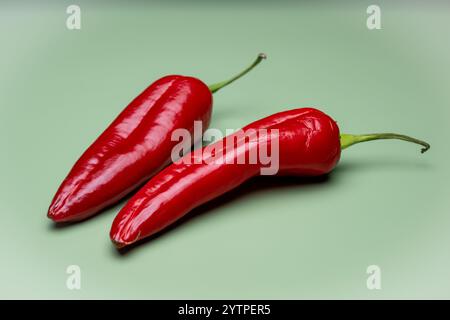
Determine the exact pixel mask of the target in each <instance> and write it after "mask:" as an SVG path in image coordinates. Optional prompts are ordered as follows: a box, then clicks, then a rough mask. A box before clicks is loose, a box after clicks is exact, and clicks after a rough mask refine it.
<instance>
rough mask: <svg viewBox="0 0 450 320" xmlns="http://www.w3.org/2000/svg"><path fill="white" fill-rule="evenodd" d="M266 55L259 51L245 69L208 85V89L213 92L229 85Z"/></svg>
mask: <svg viewBox="0 0 450 320" xmlns="http://www.w3.org/2000/svg"><path fill="white" fill-rule="evenodd" d="M266 58H267V56H266V55H265V54H264V53H260V54H259V55H258V57H257V58H256V60H255V61H254V62H253V63H252V64H251V65H250V66H249V67H248V68H247V69H245V70H243V71H242V72H240V73H238V74H237V75H235V76H234V77H233V78H231V79H228V80H225V81H222V82H217V83H214V84H212V85H210V86H208V88H209V90H210V91H211V92H212V93H214V92H217V91H219V90H220V89H222V88H223V87H225V86H227V85H229V84H230V83H232V82H234V81H236V80H237V79H239V78H240V77H242V76H244V75H245V74H246V73H248V72H249V71H250V70H252V69H253V68H254V67H256V66H257V65H258V64H259V63H260V62H261V61H262V60H263V59H266Z"/></svg>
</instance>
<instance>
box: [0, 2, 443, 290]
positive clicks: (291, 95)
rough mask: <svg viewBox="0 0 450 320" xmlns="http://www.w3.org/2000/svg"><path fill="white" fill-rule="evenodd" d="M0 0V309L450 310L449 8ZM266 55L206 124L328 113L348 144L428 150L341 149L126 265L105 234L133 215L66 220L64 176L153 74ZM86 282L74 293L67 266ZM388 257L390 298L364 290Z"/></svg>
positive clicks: (258, 185) (217, 206)
mask: <svg viewBox="0 0 450 320" xmlns="http://www.w3.org/2000/svg"><path fill="white" fill-rule="evenodd" d="M378 3H379V4H380V5H381V9H382V30H375V31H369V30H368V29H367V28H366V17H367V14H366V8H367V6H368V5H369V4H372V2H366V1H357V2H356V1H355V2H352V3H350V2H349V3H346V4H345V3H342V2H341V3H340V4H337V3H335V2H328V3H322V4H320V5H314V4H312V3H301V2H294V1H292V2H286V3H285V4H281V3H279V2H274V3H273V4H272V3H270V2H259V3H254V2H251V3H250V2H249V3H248V4H243V3H242V2H238V1H231V2H227V1H221V2H217V4H215V3H213V2H212V1H195V2H193V3H191V4H187V2H185V1H179V2H171V4H164V3H163V2H155V3H144V2H136V3H135V4H133V3H128V2H127V4H125V2H123V3H117V4H111V3H110V4H108V5H106V4H102V3H99V2H96V3H93V2H91V1H90V2H88V1H78V2H77V4H79V5H80V6H81V10H82V29H81V30H80V31H69V30H67V29H66V26H65V19H66V17H67V14H66V13H65V10H66V7H67V6H68V5H69V4H71V2H65V1H63V2H59V3H53V4H50V3H43V4H41V5H38V4H31V3H30V4H28V3H26V2H22V3H20V2H7V3H5V2H2V3H1V10H0V36H1V50H0V69H1V73H0V122H1V123H0V139H1V140H0V142H1V145H2V151H1V157H0V177H1V179H0V213H1V228H2V231H1V233H0V250H1V252H2V256H1V258H0V259H1V263H0V298H63V299H72V298H74V299H79V298H210V299H213V298H289V299H290V298H375V299H379V298H450V277H449V270H450V250H449V249H448V244H449V243H450V232H449V230H450V215H449V208H450V197H449V191H450V190H449V189H450V188H449V178H450V176H449V173H450V169H449V165H450V162H449V161H450V160H449V159H450V151H449V150H450V148H449V137H450V129H449V119H450V111H449V110H450V108H449V106H450V90H449V84H450V42H449V41H448V40H449V38H448V35H449V29H450V19H449V9H450V8H449V6H446V5H443V4H440V5H437V4H433V3H432V2H426V3H427V5H425V4H422V5H419V4H416V3H410V4H408V3H407V2H400V3H399V2H397V1H396V2H395V3H396V4H394V3H393V2H381V3H380V2H378ZM259 52H265V53H267V55H268V59H267V60H266V61H264V62H263V63H262V64H261V65H260V66H259V67H258V68H256V69H255V70H253V71H252V72H251V73H250V74H249V75H247V76H245V77H244V78H243V79H241V80H239V81H238V82H236V83H233V84H232V85H230V86H229V87H227V88H226V89H223V90H221V91H220V92H218V93H217V94H216V95H215V96H214V99H215V106H214V114H213V121H212V127H214V128H219V129H225V128H239V127H241V126H243V125H245V124H247V123H249V122H251V121H254V120H255V119H258V118H261V117H264V116H266V115H269V114H272V113H274V112H277V111H281V110H284V109H288V108H293V107H302V106H315V107H318V108H320V109H322V110H323V111H325V112H327V113H328V114H330V115H331V116H332V117H333V118H334V119H336V120H337V121H338V124H339V126H340V127H341V129H342V131H343V132H349V133H365V132H392V131H393V132H398V133H404V134H408V135H412V136H414V137H417V138H420V139H423V140H426V141H428V142H430V143H431V145H432V148H431V149H430V151H429V152H427V153H425V154H423V155H422V154H420V152H419V150H418V148H417V146H415V145H412V144H410V143H405V142H402V141H376V142H370V143H364V144H360V145H357V146H354V147H352V148H349V149H348V150H344V152H343V156H342V160H341V162H340V164H339V166H338V168H337V169H336V170H335V171H334V172H333V173H332V174H331V175H330V177H329V178H328V179H325V180H324V181H321V182H315V183H306V182H302V181H298V180H297V179H283V180H280V179H277V178H274V177H272V178H266V179H258V180H255V181H253V182H252V183H250V184H248V185H246V186H244V187H243V188H241V189H239V190H238V191H237V192H235V193H232V194H231V195H229V196H226V197H225V198H223V199H222V200H220V201H216V202H214V203H213V204H212V205H208V206H206V207H204V208H202V209H201V210H198V211H197V213H199V212H201V213H200V214H197V215H196V216H195V217H194V218H192V219H190V220H188V221H187V222H186V223H184V224H182V225H179V226H178V227H176V228H175V229H172V230H171V231H170V232H167V233H165V234H163V235H162V236H160V237H158V238H157V239H155V240H153V241H151V242H148V243H146V244H144V245H142V246H139V247H137V248H136V249H135V250H133V251H131V252H129V253H128V254H126V255H120V254H118V253H117V251H115V249H114V248H113V246H112V244H111V243H110V241H109V237H108V233H109V228H110V224H111V222H112V220H113V218H114V216H115V214H116V213H117V212H118V210H119V209H120V208H121V206H122V205H123V203H121V204H119V205H117V206H115V207H113V208H111V209H109V210H107V211H106V212H104V213H103V214H101V215H99V216H97V217H95V218H93V219H90V220H88V221H86V222H84V223H80V224H77V225H73V226H69V227H65V228H55V227H54V226H53V224H52V223H51V221H50V220H48V219H47V218H46V210H47V207H48V205H49V203H50V200H51V198H52V196H53V195H54V192H55V191H56V189H57V187H58V185H59V183H60V182H61V181H62V179H63V178H64V177H65V175H66V174H67V172H68V170H69V169H70V167H71V166H72V164H73V163H74V161H75V160H76V159H77V158H78V156H79V155H80V154H81V153H82V152H83V150H84V149H85V148H86V147H87V146H88V145H89V144H90V143H91V142H92V141H93V140H94V139H95V137H96V136H97V135H98V134H99V133H100V132H101V131H102V130H103V129H104V128H105V127H106V126H107V124H109V122H110V121H111V120H112V119H113V118H114V117H115V116H116V115H117V114H118V112H120V110H121V109H122V108H123V107H124V106H125V105H126V104H127V103H128V102H129V101H130V100H131V99H132V98H133V97H134V96H136V95H137V94H138V93H139V92H140V91H141V90H143V89H144V88H145V87H146V86H147V85H148V84H149V83H151V82H152V81H154V80H155V79H157V78H159V77H161V76H163V75H166V74H170V73H177V74H186V75H194V76H197V77H199V78H201V79H202V80H204V81H205V82H206V83H208V84H211V83H215V82H217V81H220V80H223V79H227V78H228V77H230V76H232V75H233V74H235V73H236V71H238V70H242V68H244V67H245V66H246V65H247V64H248V62H249V61H251V59H253V58H254V57H255V55H256V54H258V53H259ZM72 264H76V265H79V266H80V267H81V271H82V279H81V281H82V284H81V285H82V288H81V290H79V291H76V290H75V291H71V290H68V289H67V288H66V278H67V274H66V267H67V266H68V265H72ZM372 264H375V265H378V266H380V268H381V272H382V289H381V290H374V291H371V290H368V289H367V288H366V278H367V274H366V268H367V266H369V265H372Z"/></svg>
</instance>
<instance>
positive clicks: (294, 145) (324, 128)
mask: <svg viewBox="0 0 450 320" xmlns="http://www.w3.org/2000/svg"><path fill="white" fill-rule="evenodd" d="M251 129H257V130H258V129H269V130H270V129H278V133H277V132H275V133H270V132H269V131H268V134H267V135H264V134H263V135H258V136H257V137H256V138H255V139H250V140H249V139H247V140H245V142H244V145H245V148H243V147H238V146H239V145H238V144H237V143H235V144H233V145H232V148H227V147H226V145H227V143H226V142H225V139H227V138H224V140H221V141H218V142H215V143H214V144H213V145H211V146H206V147H204V148H203V149H202V152H198V151H194V152H191V153H190V154H187V155H186V156H185V157H184V158H182V161H179V162H176V163H174V164H172V165H170V166H168V167H167V168H165V169H164V170H163V171H161V172H160V173H159V174H157V175H156V176H155V177H153V178H152V179H151V180H150V181H149V182H148V183H147V184H146V185H145V186H144V187H143V188H142V189H141V190H139V191H138V192H137V193H136V194H135V195H134V196H133V197H132V198H131V199H130V200H129V202H128V203H127V204H126V205H125V207H124V208H123V209H122V210H121V211H120V212H119V214H118V215H117V217H116V218H115V220H114V222H113V224H112V227H111V231H110V237H111V240H112V241H113V243H114V244H115V245H116V246H117V247H118V248H121V247H124V246H127V245H130V244H132V243H134V242H136V241H139V240H140V239H143V238H146V237H149V236H151V235H153V234H155V233H157V232H158V231H160V230H162V229H164V228H166V227H167V226H168V225H170V224H172V223H173V222H175V221H176V220H178V219H180V218H181V217H183V216H184V215H185V214H187V213H188V212H189V211H191V210H192V209H193V208H195V207H198V206H200V205H201V204H203V203H205V202H208V201H210V200H211V199H214V198H216V197H218V196H220V195H222V194H224V193H226V192H227V191H230V190H231V189H233V188H236V187H237V186H239V185H240V184H242V183H243V182H245V181H246V180H248V179H250V178H251V177H254V176H256V175H259V174H260V169H261V167H262V166H261V164H238V162H237V158H238V157H239V156H242V153H244V154H245V157H246V159H248V156H249V152H250V150H251V149H252V148H256V147H257V146H259V145H261V144H263V143H265V144H267V145H269V144H270V141H275V140H271V139H273V138H278V144H279V171H278V174H279V175H294V176H318V175H323V174H326V173H329V172H330V171H331V170H333V168H334V167H335V166H336V164H337V163H338V161H339V158H340V155H341V149H344V148H347V147H348V146H351V145H353V144H355V143H358V142H364V141H369V140H376V139H402V140H406V141H410V142H414V143H418V144H421V145H423V146H424V148H423V149H422V152H425V151H426V150H428V148H429V147H430V146H429V145H428V144H427V143H426V142H424V141H421V140H417V139H414V138H411V137H408V136H404V135H398V134H392V133H383V134H369V135H347V134H342V135H340V134H339V128H338V126H337V124H336V122H335V121H334V120H333V119H332V118H330V117H329V116H328V115H326V114H325V113H323V112H321V111H319V110H316V109H313V108H301V109H294V110H289V111H285V112H281V113H277V114H274V115H272V116H269V117H267V118H264V119H262V120H259V121H256V122H253V123H251V124H249V125H248V126H246V127H245V128H243V131H244V132H248V131H249V130H251ZM274 135H276V137H275V136H274ZM241 137H242V135H241ZM228 140H229V137H228ZM236 141H237V140H236ZM224 146H225V147H224ZM206 148H209V150H214V152H213V153H206V152H205V150H206ZM217 153H219V154H221V153H222V154H223V159H233V161H222V162H224V163H218V162H214V161H209V163H208V159H207V157H208V156H215V157H217ZM202 154H203V158H202V159H200V161H196V158H197V157H199V156H201V155H202ZM205 154H206V158H205ZM183 160H184V161H183ZM197 160H198V159H197ZM200 162H201V163H200ZM247 162H248V161H247Z"/></svg>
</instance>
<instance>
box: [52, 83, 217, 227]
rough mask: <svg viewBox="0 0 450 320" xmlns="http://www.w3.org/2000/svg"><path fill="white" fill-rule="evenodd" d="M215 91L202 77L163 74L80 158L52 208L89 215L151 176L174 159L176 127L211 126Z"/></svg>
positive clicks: (69, 217)
mask: <svg viewBox="0 0 450 320" xmlns="http://www.w3.org/2000/svg"><path fill="white" fill-rule="evenodd" d="M212 101H213V100H212V94H211V92H210V90H209V88H208V86H207V85H206V84H204V83H203V82H202V81H200V80H198V79H196V78H192V77H185V76H178V75H171V76H166V77H164V78H161V79H159V80H157V81H156V82H154V83H153V84H151V85H150V86H149V87H147V88H146V89H145V90H144V91H143V92H142V93H141V94H140V95H139V96H137V97H136V98H135V99H134V100H133V101H132V102H131V103H130V104H129V105H128V106H127V107H126V108H125V109H124V110H123V111H122V112H121V113H120V114H119V116H118V117H117V118H116V119H115V120H114V121H113V122H112V123H111V124H110V125H109V127H108V128H107V129H106V130H105V131H104V132H103V133H102V134H101V135H100V136H99V137H98V138H97V140H95V142H94V143H93V144H92V145H91V146H90V147H89V148H88V149H87V150H86V151H85V152H84V153H83V155H82V156H81V157H80V159H79V160H78V161H77V162H76V163H75V165H74V166H73V168H72V170H71V171H70V172H69V174H68V175H67V177H66V179H65V180H64V181H63V183H62V184H61V186H60V187H59V189H58V191H57V192H56V195H55V197H54V198H53V201H52V203H51V205H50V208H49V210H48V217H49V218H51V219H53V220H54V221H57V222H63V221H74V220H81V219H85V218H87V217H89V216H91V215H93V214H95V213H97V212H98V211H99V210H101V209H103V208H105V207H106V206H108V205H110V204H112V203H114V202H116V201H117V200H119V199H120V198H122V197H123V196H124V195H126V194H127V193H129V192H130V191H132V190H133V189H135V188H136V187H138V186H139V185H141V184H142V183H144V182H145V181H147V180H148V179H149V178H150V177H151V176H152V175H154V174H155V173H156V172H158V171H159V170H161V169H162V168H163V167H165V166H166V165H167V164H168V163H169V161H170V152H171V149H172V147H173V146H174V145H175V144H176V142H173V141H171V133H172V131H173V130H174V128H186V129H188V130H191V131H192V130H193V123H194V120H197V121H202V123H203V125H204V128H206V127H208V125H209V121H210V118H211V110H212Z"/></svg>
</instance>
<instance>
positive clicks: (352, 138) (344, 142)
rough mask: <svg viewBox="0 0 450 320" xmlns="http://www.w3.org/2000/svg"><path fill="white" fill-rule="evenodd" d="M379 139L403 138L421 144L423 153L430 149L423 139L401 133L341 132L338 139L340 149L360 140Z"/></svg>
mask: <svg viewBox="0 0 450 320" xmlns="http://www.w3.org/2000/svg"><path fill="white" fill-rule="evenodd" d="M381 139H398V140H404V141H408V142H412V143H417V144H420V145H421V146H423V148H422V149H421V152H422V153H424V152H425V151H427V150H428V149H430V145H429V144H428V143H426V142H425V141H422V140H419V139H416V138H412V137H409V136H405V135H403V134H397V133H369V134H360V135H353V134H341V137H340V140H341V149H342V150H343V149H345V148H348V147H350V146H352V145H354V144H356V143H360V142H366V141H371V140H381Z"/></svg>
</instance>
